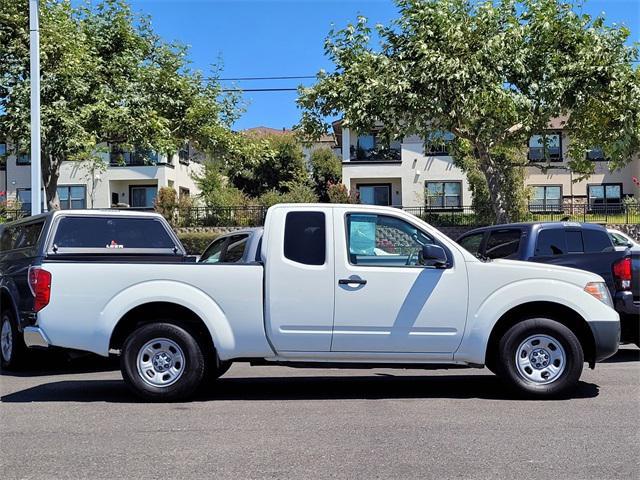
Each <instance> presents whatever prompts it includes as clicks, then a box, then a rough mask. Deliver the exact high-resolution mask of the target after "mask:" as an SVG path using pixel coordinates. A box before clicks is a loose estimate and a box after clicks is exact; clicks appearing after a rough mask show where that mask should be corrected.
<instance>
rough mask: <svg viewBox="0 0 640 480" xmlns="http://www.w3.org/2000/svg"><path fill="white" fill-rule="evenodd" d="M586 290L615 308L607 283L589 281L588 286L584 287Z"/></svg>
mask: <svg viewBox="0 0 640 480" xmlns="http://www.w3.org/2000/svg"><path fill="white" fill-rule="evenodd" d="M584 291H585V292H587V293H588V294H589V295H591V296H593V297H596V298H597V299H598V300H600V301H601V302H602V303H604V304H605V305H608V306H610V307H611V308H613V302H612V301H611V295H610V294H609V289H608V288H607V284H606V283H604V282H589V283H587V286H586V287H584Z"/></svg>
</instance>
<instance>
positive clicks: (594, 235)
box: [582, 229, 613, 253]
mask: <svg viewBox="0 0 640 480" xmlns="http://www.w3.org/2000/svg"><path fill="white" fill-rule="evenodd" d="M582 235H583V237H584V251H585V252H587V253H598V252H605V251H607V250H610V249H611V248H612V247H613V243H612V242H611V238H610V237H609V234H608V233H607V232H606V231H604V230H591V229H585V230H583V231H582Z"/></svg>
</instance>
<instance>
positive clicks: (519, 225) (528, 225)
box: [461, 221, 604, 237]
mask: <svg viewBox="0 0 640 480" xmlns="http://www.w3.org/2000/svg"><path fill="white" fill-rule="evenodd" d="M539 227H559V228H560V227H561V228H565V227H574V228H582V229H584V230H600V229H602V228H604V227H603V226H602V225H600V224H598V223H582V222H570V221H567V222H520V223H503V224H499V225H488V226H486V227H479V228H474V229H471V230H468V231H466V232H464V233H463V234H462V235H461V237H462V236H467V235H469V234H472V233H480V232H486V231H487V230H506V229H509V228H524V229H526V230H533V229H534V228H539Z"/></svg>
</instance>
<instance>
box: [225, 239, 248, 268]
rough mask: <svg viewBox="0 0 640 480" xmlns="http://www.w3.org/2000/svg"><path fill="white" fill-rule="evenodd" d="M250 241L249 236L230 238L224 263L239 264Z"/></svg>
mask: <svg viewBox="0 0 640 480" xmlns="http://www.w3.org/2000/svg"><path fill="white" fill-rule="evenodd" d="M248 239H249V235H233V236H232V237H230V238H229V243H228V244H227V251H226V252H225V253H224V259H223V262H225V263H238V262H239V261H240V260H242V256H243V255H244V249H245V248H246V247H247V240H248Z"/></svg>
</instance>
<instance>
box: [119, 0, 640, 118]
mask: <svg viewBox="0 0 640 480" xmlns="http://www.w3.org/2000/svg"><path fill="white" fill-rule="evenodd" d="M131 5H132V7H133V9H134V10H135V11H137V12H140V13H144V14H146V15H149V16H150V17H151V20H152V24H153V27H154V30H155V31H156V33H158V34H159V35H161V36H162V37H163V38H164V39H165V40H169V41H174V40H176V41H179V42H181V43H184V44H187V45H189V46H190V58H191V60H192V61H193V66H194V67H195V68H197V69H200V70H202V71H204V72H205V73H206V72H207V71H209V66H210V65H211V64H212V63H216V62H217V61H218V59H219V58H222V60H223V63H224V71H223V73H222V77H233V78H237V77H271V76H306V75H315V74H316V72H317V71H318V70H319V69H321V68H324V69H327V70H331V64H330V62H329V61H328V60H327V59H326V58H325V57H324V52H323V44H324V39H325V37H326V35H327V33H328V32H329V30H330V29H331V25H332V23H333V24H335V26H336V27H338V28H341V27H343V26H345V25H346V24H347V23H349V22H352V21H354V20H355V18H356V16H357V15H360V14H362V15H364V16H366V17H367V18H369V20H370V22H371V23H372V24H375V23H378V22H380V23H388V22H389V21H390V20H391V19H393V18H395V16H396V9H395V6H394V4H393V2H392V1H391V0H368V1H362V0H360V1H358V0H323V1H321V0H298V1H293V0H131ZM583 11H584V12H585V13H590V14H598V13H600V12H603V11H604V12H605V14H606V18H607V23H613V22H615V23H624V24H625V25H627V26H628V27H629V28H630V29H631V31H632V37H633V38H632V40H633V41H640V0H587V1H586V4H585V6H584V7H583ZM312 81H313V80H269V81H242V82H236V84H237V85H238V86H240V87H241V88H242V87H244V88H288V87H296V86H298V84H299V83H300V82H307V83H309V82H312ZM225 85H228V86H229V87H232V86H233V84H232V83H231V82H225ZM295 98H296V93H295V92H246V93H245V94H244V100H245V101H246V102H248V106H247V111H246V113H245V114H244V115H243V117H242V118H241V119H240V120H239V121H238V122H237V123H236V125H235V128H237V129H244V128H250V127H254V126H261V125H263V126H268V127H273V128H283V127H286V128H290V127H291V126H292V125H294V124H295V123H297V121H298V119H299V116H300V112H299V110H298V109H297V107H296V105H295Z"/></svg>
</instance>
